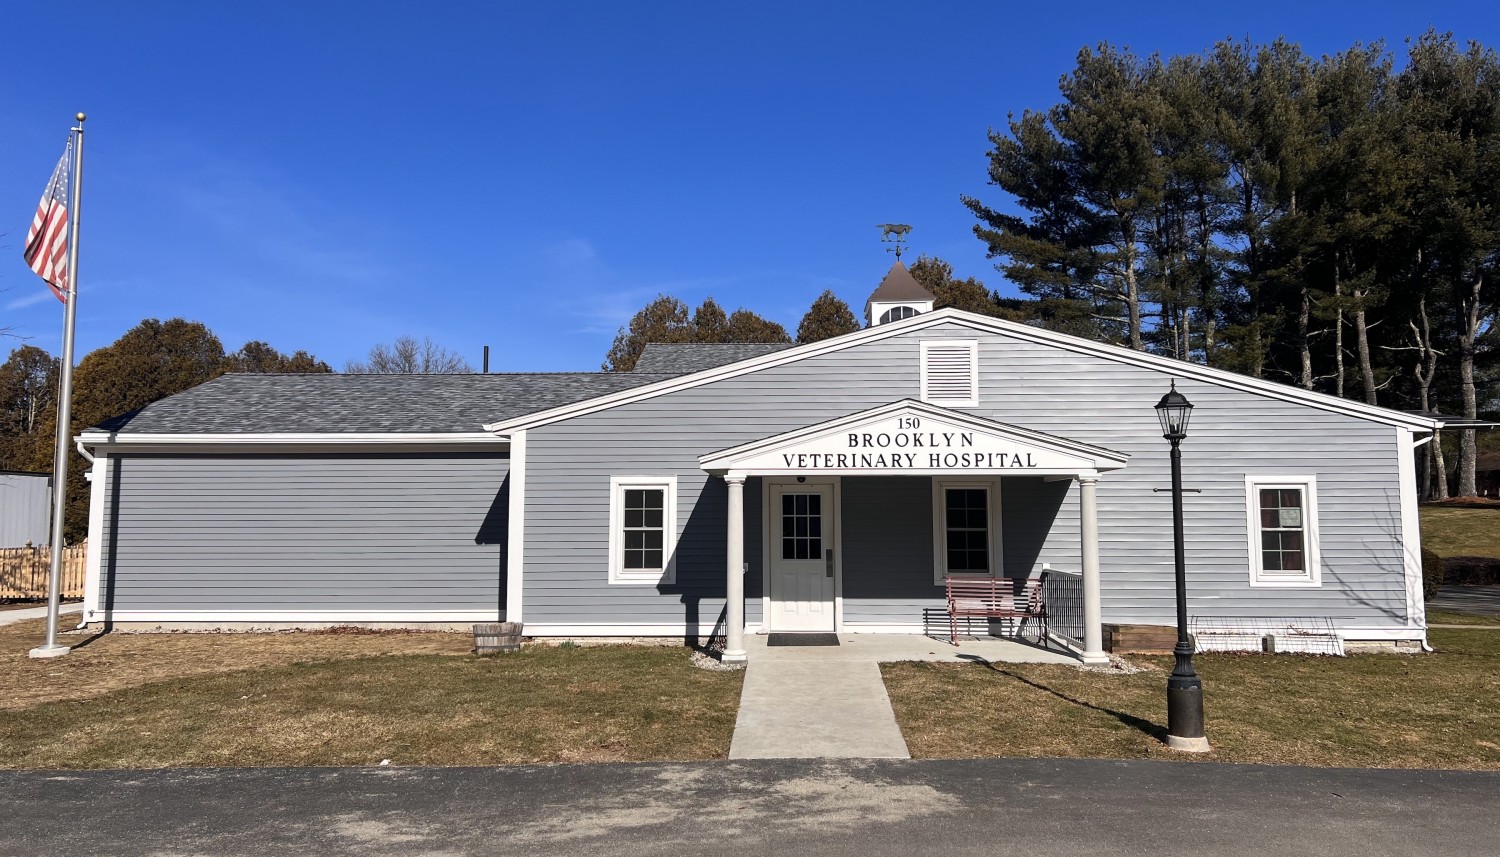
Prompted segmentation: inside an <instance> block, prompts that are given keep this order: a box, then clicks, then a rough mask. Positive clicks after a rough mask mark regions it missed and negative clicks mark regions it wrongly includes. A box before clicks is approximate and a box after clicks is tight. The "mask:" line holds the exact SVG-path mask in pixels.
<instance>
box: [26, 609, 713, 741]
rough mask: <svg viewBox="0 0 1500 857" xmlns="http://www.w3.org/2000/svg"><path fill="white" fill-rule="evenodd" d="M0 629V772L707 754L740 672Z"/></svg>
mask: <svg viewBox="0 0 1500 857" xmlns="http://www.w3.org/2000/svg"><path fill="white" fill-rule="evenodd" d="M25 624H26V625H27V626H30V628H29V630H30V633H20V632H18V631H16V630H15V626H11V627H6V628H0V657H3V659H4V661H5V663H4V671H3V678H0V708H3V710H0V767H5V768H122V767H131V768H135V767H141V768H155V767H167V766H205V765H250V766H258V765H370V764H378V763H379V762H380V761H381V760H383V759H390V760H391V763H392V764H394V765H418V764H426V765H487V764H513V763H533V762H535V763H546V762H584V761H625V760H676V759H710V758H724V757H725V756H726V755H727V754H728V751H729V739H730V736H731V734H732V733H733V731H734V721H735V714H736V710H737V708H738V704H739V689H740V681H741V678H742V676H743V673H738V672H733V673H719V672H707V671H704V670H700V669H697V668H695V667H693V666H692V665H691V664H690V663H689V659H688V652H687V650H685V649H683V648H676V647H674V648H667V647H663V648H651V647H624V646H619V647H580V648H572V649H567V648H542V647H538V648H528V649H525V650H523V651H522V652H520V653H517V654H511V655H503V656H497V657H485V658H479V657H475V656H473V655H470V654H468V653H467V649H468V647H469V642H470V639H469V637H468V636H467V635H463V634H438V633H420V634H378V635H376V634H370V635H342V634H309V633H284V634H225V635H219V634H213V635H210V634H176V635H161V634H152V635H127V634H110V635H105V636H103V637H99V638H98V639H95V640H93V641H92V642H90V643H89V644H88V645H86V646H84V647H83V648H81V649H78V650H76V651H75V652H73V653H72V654H70V655H68V656H67V657H65V658H61V659H57V660H52V661H31V660H29V659H27V658H26V657H25V649H26V648H27V647H29V646H31V645H34V644H35V641H36V637H37V636H38V635H39V634H40V632H41V628H40V625H39V624H34V623H25Z"/></svg>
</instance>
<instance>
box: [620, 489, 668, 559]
mask: <svg viewBox="0 0 1500 857" xmlns="http://www.w3.org/2000/svg"><path fill="white" fill-rule="evenodd" d="M666 503H667V491H666V489H665V488H626V489H625V505H624V510H625V524H624V530H623V531H622V533H621V534H622V535H623V536H624V538H625V544H624V551H625V553H624V564H623V568H624V570H626V571H661V570H663V569H664V568H665V567H666V563H665V562H664V561H663V560H664V556H665V550H664V548H665V545H666V537H665V536H666V533H665V531H664V530H665V528H664V527H663V525H662V518H663V514H662V510H663V509H664V508H665V507H666Z"/></svg>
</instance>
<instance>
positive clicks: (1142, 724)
mask: <svg viewBox="0 0 1500 857" xmlns="http://www.w3.org/2000/svg"><path fill="white" fill-rule="evenodd" d="M959 657H960V658H963V659H964V660H966V661H970V662H972V663H976V664H979V665H981V666H984V667H988V668H989V669H990V670H992V671H993V672H995V673H998V674H999V675H1003V676H1006V677H1008V678H1013V679H1015V680H1016V681H1018V682H1020V683H1021V684H1024V685H1026V686H1027V687H1030V688H1035V689H1036V690H1040V691H1041V692H1043V693H1050V694H1051V695H1053V696H1055V697H1057V698H1058V699H1061V700H1062V701H1063V702H1066V703H1068V704H1070V705H1076V706H1078V707H1079V708H1087V709H1089V710H1091V711H1097V712H1099V713H1100V714H1108V715H1109V716H1110V717H1113V718H1114V719H1116V720H1118V721H1120V722H1121V723H1123V724H1125V725H1126V726H1129V727H1130V728H1132V729H1135V730H1137V731H1139V732H1144V733H1145V734H1146V735H1149V736H1150V737H1152V738H1155V739H1156V740H1158V741H1162V742H1165V741H1166V740H1167V727H1165V726H1159V725H1157V724H1155V723H1153V722H1151V721H1150V720H1146V719H1144V718H1140V717H1136V716H1135V715H1134V714H1127V713H1126V712H1124V711H1116V710H1115V709H1113V708H1105V707H1103V706H1100V705H1095V704H1093V703H1092V702H1084V701H1083V700H1081V699H1075V698H1073V697H1071V696H1069V695H1067V694H1066V693H1063V692H1062V691H1060V690H1056V689H1054V688H1050V687H1048V686H1046V685H1045V684H1042V683H1041V682H1038V681H1034V680H1032V679H1029V678H1027V677H1026V676H1023V675H1020V674H1019V673H1015V672H1012V671H1010V670H1008V669H1001V668H1000V667H998V666H996V665H995V663H994V662H992V661H990V660H989V659H987V658H981V657H979V656H978V655H962V654H961V655H959Z"/></svg>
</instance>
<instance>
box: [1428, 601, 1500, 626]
mask: <svg viewBox="0 0 1500 857" xmlns="http://www.w3.org/2000/svg"><path fill="white" fill-rule="evenodd" d="M1427 624H1429V625H1500V616H1485V615H1483V614H1481V613H1462V612H1460V611H1458V610H1434V609H1433V608H1432V607H1430V606H1429V607H1428V608H1427Z"/></svg>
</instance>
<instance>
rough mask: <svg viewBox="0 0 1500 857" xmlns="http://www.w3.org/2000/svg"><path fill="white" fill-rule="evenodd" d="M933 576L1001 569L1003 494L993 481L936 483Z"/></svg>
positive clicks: (995, 572)
mask: <svg viewBox="0 0 1500 857" xmlns="http://www.w3.org/2000/svg"><path fill="white" fill-rule="evenodd" d="M932 504H933V522H932V523H933V548H934V550H933V577H934V579H935V582H937V583H942V582H943V578H945V577H954V576H960V575H985V576H995V575H998V574H999V573H1000V558H999V556H998V554H999V544H1000V539H999V529H1000V526H999V521H1000V515H999V508H998V507H999V498H998V493H997V492H996V491H995V483H993V482H941V481H935V482H934V485H933V497H932Z"/></svg>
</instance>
